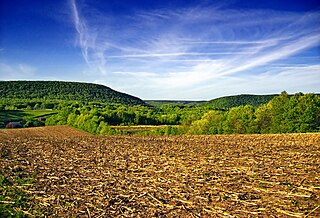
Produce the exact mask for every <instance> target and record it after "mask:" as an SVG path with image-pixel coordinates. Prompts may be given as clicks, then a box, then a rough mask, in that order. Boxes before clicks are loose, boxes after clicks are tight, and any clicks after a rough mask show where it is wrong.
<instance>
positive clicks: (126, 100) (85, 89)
mask: <svg viewBox="0 0 320 218" xmlns="http://www.w3.org/2000/svg"><path fill="white" fill-rule="evenodd" d="M0 98H16V99H45V100H77V101H85V102H89V101H90V102H92V101H97V102H105V103H116V104H126V105H145V102H144V101H142V100H141V99H139V98H137V97H134V96H131V95H128V94H125V93H121V92H117V91H115V90H113V89H111V88H109V87H106V86H103V85H97V84H92V83H80V82H61V81H0Z"/></svg>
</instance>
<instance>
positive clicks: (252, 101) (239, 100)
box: [204, 94, 278, 109]
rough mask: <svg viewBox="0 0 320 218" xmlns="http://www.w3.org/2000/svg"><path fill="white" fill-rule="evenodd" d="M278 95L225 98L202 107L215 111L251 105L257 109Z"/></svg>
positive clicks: (217, 99) (211, 101)
mask: <svg viewBox="0 0 320 218" xmlns="http://www.w3.org/2000/svg"><path fill="white" fill-rule="evenodd" d="M275 96H278V95H275V94H274V95H245V94H244V95H234V96H226V97H221V98H216V99H213V100H210V101H208V102H205V103H204V105H208V106H210V107H213V108H217V109H229V108H232V107H237V106H242V105H252V106H254V107H258V106H260V105H262V104H265V103H268V102H269V101H271V99H273V98H274V97H275Z"/></svg>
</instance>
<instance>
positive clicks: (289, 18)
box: [70, 0, 320, 97]
mask: <svg viewBox="0 0 320 218" xmlns="http://www.w3.org/2000/svg"><path fill="white" fill-rule="evenodd" d="M70 5H71V11H72V21H73V24H74V26H75V29H76V31H77V33H78V41H79V46H80V48H81V50H82V55H83V57H84V60H85V61H86V62H87V64H88V65H89V67H90V69H91V71H92V72H94V73H95V75H96V76H97V77H98V78H96V79H97V80H99V81H104V83H105V84H107V85H110V86H112V87H114V88H119V89H120V90H122V91H129V92H130V93H132V94H137V95H140V90H137V89H136V88H135V86H140V87H143V88H144V89H143V90H144V91H141V93H142V94H141V95H140V97H144V96H147V94H146V93H154V96H156V95H157V93H161V94H162V95H163V96H164V93H173V92H177V93H183V92H184V90H188V89H189V90H196V89H197V88H196V86H200V87H208V91H210V90H212V87H213V86H212V85H209V84H213V83H216V81H220V80H222V79H223V78H228V79H230V78H233V79H235V80H237V79H236V78H238V79H239V80H240V81H242V78H246V79H248V78H249V77H245V75H246V74H248V75H251V74H252V72H254V75H257V76H259V75H262V74H263V73H265V72H267V71H268V72H272V73H274V75H277V76H278V77H277V78H280V77H279V72H276V71H274V70H271V71H270V69H271V68H270V67H269V68H268V65H270V64H272V63H274V62H279V61H281V60H285V61H286V62H285V66H284V68H282V70H283V72H282V75H284V74H285V71H288V72H289V71H290V73H289V75H291V76H292V75H295V76H297V75H298V73H302V72H301V71H299V70H297V71H296V73H293V70H294V69H295V68H291V67H290V66H291V65H290V64H291V63H292V62H291V61H290V60H291V59H290V58H291V57H292V56H294V55H299V54H302V53H303V52H304V51H306V50H308V49H309V50H310V49H312V48H316V47H318V48H319V45H320V35H319V32H320V24H319V22H318V20H319V19H320V12H319V11H315V12H309V13H305V14H301V13H297V12H282V11H281V12H280V11H272V10H230V9H224V8H221V7H189V8H179V9H170V8H169V9H161V10H153V11H135V12H133V13H131V14H126V15H123V14H121V15H118V16H117V17H113V16H110V15H109V14H104V13H103V12H102V11H98V10H97V9H95V8H91V7H89V6H88V5H85V3H82V4H80V3H78V2H77V1H76V0H70ZM97 17H98V18H99V19H97ZM285 67H287V68H285ZM262 68H263V69H262ZM312 69H317V67H315V66H313V68H312ZM313 72H314V71H313ZM270 78H273V77H272V76H270ZM281 78H283V77H281ZM233 79H230V81H233ZM270 80H272V79H270ZM284 83H285V82H284ZM133 84H135V85H133ZM319 85H320V84H319ZM209 87H211V88H209ZM159 90H160V91H159ZM189 94H190V93H189ZM186 97H188V96H186ZM199 97H200V96H199Z"/></svg>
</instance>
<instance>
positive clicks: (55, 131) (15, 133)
mask: <svg viewBox="0 0 320 218" xmlns="http://www.w3.org/2000/svg"><path fill="white" fill-rule="evenodd" d="M89 135H90V134H89V133H86V132H83V131H80V130H77V129H74V128H71V127H68V126H46V127H33V128H21V129H3V130H0V138H12V137H43V136H44V137H69V136H70V137H73V136H89Z"/></svg>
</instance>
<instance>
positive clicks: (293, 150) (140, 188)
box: [0, 127, 320, 217]
mask: <svg viewBox="0 0 320 218" xmlns="http://www.w3.org/2000/svg"><path fill="white" fill-rule="evenodd" d="M60 128H61V130H59V129H60ZM45 129H46V130H45ZM28 130H29V129H28ZM30 130H31V129H30ZM33 130H34V131H35V132H38V131H39V134H37V133H33V134H34V136H37V137H29V138H26V137H20V136H24V134H23V133H21V132H20V133H19V134H21V135H19V134H16V133H13V134H11V135H10V136H11V137H1V136H0V152H1V153H0V168H1V169H2V171H1V172H2V174H3V176H4V177H5V178H8V179H9V180H10V179H13V178H17V177H19V178H25V177H28V175H33V176H34V182H33V183H31V184H28V185H24V186H20V187H21V189H22V190H23V192H24V193H26V194H27V195H28V196H29V200H28V202H27V205H26V206H25V208H23V207H22V209H17V208H16V209H14V210H23V211H24V212H25V213H30V214H36V215H38V216H40V215H39V213H40V214H42V215H44V216H49V217H55V216H58V217H59V216H63V217H82V216H83V217H115V216H117V217H305V216H307V217H320V208H319V205H320V168H319V165H320V134H283V135H216V136H178V137H130V136H108V137H101V136H99V137H98V136H83V135H81V134H79V135H78V133H74V134H69V133H71V132H72V131H73V130H72V131H71V130H70V129H68V128H67V129H66V127H56V128H54V129H53V128H48V127H45V128H41V129H40V128H37V129H33ZM44 130H45V132H46V133H45V134H50V136H54V135H55V131H56V133H57V135H56V137H47V136H45V134H42V133H41V134H40V132H41V131H44ZM6 131H13V130H6ZM22 131H25V130H24V129H22ZM68 132H69V133H68ZM1 133H3V131H2V132H1V131H0V134H1ZM58 133H59V134H58ZM62 133H64V134H62ZM25 134H26V135H27V133H25ZM28 134H29V133H28ZM7 136H8V135H7ZM29 136H32V134H31V135H29ZM39 136H41V137H39ZM12 198H13V197H12ZM4 202H14V200H12V199H11V198H10V197H7V198H6V200H5V201H4ZM7 204H9V203H7ZM15 204H16V203H12V205H11V206H12V207H13V208H14V205H15ZM0 206H1V201H0Z"/></svg>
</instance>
